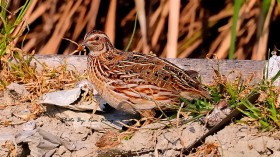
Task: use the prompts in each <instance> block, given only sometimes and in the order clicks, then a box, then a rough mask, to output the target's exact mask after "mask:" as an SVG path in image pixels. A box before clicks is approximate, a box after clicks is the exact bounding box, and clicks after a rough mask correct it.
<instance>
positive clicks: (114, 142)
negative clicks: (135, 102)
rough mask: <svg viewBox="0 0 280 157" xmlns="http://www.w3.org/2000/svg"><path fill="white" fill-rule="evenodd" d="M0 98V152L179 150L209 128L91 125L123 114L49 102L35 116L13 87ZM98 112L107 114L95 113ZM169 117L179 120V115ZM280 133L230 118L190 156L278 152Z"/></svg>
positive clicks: (80, 153) (73, 153)
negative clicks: (93, 113)
mask: <svg viewBox="0 0 280 157" xmlns="http://www.w3.org/2000/svg"><path fill="white" fill-rule="evenodd" d="M0 104H1V105H0V106H1V108H0V120H1V125H0V144H1V149H0V156H16V155H18V156H19V155H21V156H27V155H32V156H43V155H44V156H116V155H126V156H143V157H144V156H157V155H158V156H166V157H168V156H180V154H181V153H182V152H183V150H184V149H185V148H187V147H188V146H190V145H191V144H192V143H193V142H195V141H196V140H197V139H198V138H199V137H201V136H202V135H203V134H204V133H206V132H207V131H208V130H207V129H206V128H205V126H204V125H201V124H200V123H199V122H191V123H188V124H182V125H180V126H178V127H176V125H174V126H170V125H169V122H168V121H160V122H155V123H153V124H150V125H147V126H144V127H142V128H140V129H139V130H136V131H134V132H129V131H121V130H117V129H116V128H115V127H110V126H108V127H99V129H95V130H93V129H92V128H98V127H96V126H97V125H99V124H100V123H102V121H104V117H105V118H112V117H114V116H115V117H122V116H124V117H125V115H124V114H123V113H120V112H119V111H116V110H115V111H112V110H114V109H111V108H110V112H109V113H106V112H104V113H103V112H97V113H96V114H95V115H94V116H93V115H92V113H91V112H81V111H73V110H69V109H63V108H60V107H54V106H47V107H46V112H45V113H44V114H43V115H40V116H39V117H37V118H34V115H33V114H32V113H33V112H31V111H34V108H33V107H32V106H33V105H32V104H31V103H29V102H20V101H19V99H18V97H17V95H16V94H15V93H11V91H9V90H7V91H2V92H1V93H0ZM99 115H100V116H102V115H103V117H102V118H103V119H100V118H99V119H98V118H96V116H99ZM106 115H107V116H106ZM90 118H93V119H94V118H95V121H93V120H91V121H90V120H89V119H90ZM131 118H133V117H131ZM134 118H135V117H134ZM33 119H34V120H33ZM97 122H99V123H97ZM171 122H172V123H174V124H175V123H176V119H175V120H173V121H171ZM93 125H95V126H94V127H93ZM279 135H280V132H279V131H278V132H273V133H272V132H270V133H261V132H260V131H258V130H257V129H256V128H252V127H250V126H247V125H244V124H242V125H241V124H231V125H229V126H226V127H225V128H224V129H222V130H221V131H219V132H217V134H215V135H212V136H209V137H207V138H206V141H205V143H204V144H203V145H202V146H200V147H199V148H197V149H196V151H195V150H193V152H192V153H191V154H189V156H235V157H236V156H275V157H276V156H279V155H280V143H279V137H280V136H279Z"/></svg>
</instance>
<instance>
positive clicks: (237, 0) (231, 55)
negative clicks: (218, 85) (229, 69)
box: [228, 0, 243, 59]
mask: <svg viewBox="0 0 280 157" xmlns="http://www.w3.org/2000/svg"><path fill="white" fill-rule="evenodd" d="M242 3H243V0H234V12H233V19H232V27H231V40H230V48H229V55H228V58H229V59H234V51H235V40H236V26H237V21H238V14H239V10H240V7H241V5H242Z"/></svg>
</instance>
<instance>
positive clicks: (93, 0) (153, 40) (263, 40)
mask: <svg viewBox="0 0 280 157" xmlns="http://www.w3.org/2000/svg"><path fill="white" fill-rule="evenodd" d="M0 2H1V21H0V28H1V35H0V38H2V39H1V45H5V44H3V42H6V43H8V44H7V45H9V46H10V45H11V44H12V45H15V47H18V48H20V49H22V50H23V51H25V52H29V53H31V52H32V51H33V50H35V53H37V54H70V53H71V52H73V51H74V50H75V49H77V45H75V44H73V43H71V42H69V41H68V40H65V39H64V38H66V39H70V40H72V41H75V42H77V43H80V42H81V41H82V40H83V37H84V35H85V33H86V32H88V31H90V30H92V29H98V30H103V31H105V33H107V34H108V36H109V37H110V39H111V41H112V42H113V44H114V45H115V47H116V48H118V49H123V50H124V49H125V48H126V47H127V45H128V43H129V40H130V38H131V36H132V34H133V32H134V29H135V34H134V36H133V40H132V43H131V46H130V48H129V50H130V51H138V52H143V53H150V52H153V53H155V54H156V55H157V56H160V57H169V58H170V57H172V58H175V57H177V58H186V57H188V58H219V59H224V58H230V59H253V60H263V59H266V58H267V53H268V50H269V49H270V50H273V49H276V48H279V47H280V46H279V45H280V43H279V41H280V38H279V35H280V31H279V28H280V18H279V17H280V16H279V13H280V5H279V4H280V3H279V2H280V0H277V1H276V0H153V1H148V0H146V1H145V0H134V1H129V0H118V1H117V0H102V1H101V0H30V1H29V0H26V1H22V0H10V1H8V0H0ZM23 8H24V9H23ZM25 8H26V9H25ZM22 10H24V12H23V13H22ZM19 15H20V16H22V17H21V18H22V21H21V22H19V21H17V20H21V19H18V17H19ZM9 21H12V26H14V29H8V28H10V27H8V26H7V25H6V23H9ZM135 22H136V27H135V26H134V24H135ZM11 28H12V27H11ZM19 30H21V31H19ZM7 32H8V33H10V34H13V36H12V37H11V38H10V39H8V38H7V40H6V38H5V37H6V34H5V33H7ZM4 39H5V40H4ZM33 52H34V51H33Z"/></svg>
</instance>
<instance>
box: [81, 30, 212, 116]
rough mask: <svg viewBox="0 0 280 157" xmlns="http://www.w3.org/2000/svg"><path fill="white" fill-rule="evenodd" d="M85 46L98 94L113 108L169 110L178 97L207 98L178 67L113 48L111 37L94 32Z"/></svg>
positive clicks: (176, 102)
mask: <svg viewBox="0 0 280 157" xmlns="http://www.w3.org/2000/svg"><path fill="white" fill-rule="evenodd" d="M82 45H84V46H86V47H87V48H88V50H89V51H90V52H89V55H88V72H89V77H90V79H91V81H92V83H93V84H94V86H95V88H96V90H97V92H98V93H99V94H100V95H101V97H102V98H103V99H105V101H107V102H108V103H109V104H110V105H111V106H112V107H114V108H116V109H119V110H122V111H125V112H129V113H136V112H139V111H143V110H151V109H156V108H157V107H158V106H160V108H161V109H162V110H166V109H170V106H169V104H172V105H179V104H180V101H179V97H184V98H187V99H196V98H199V97H208V93H207V92H206V91H205V90H204V89H202V87H201V84H200V83H199V82H198V81H197V80H196V79H195V78H193V77H192V76H190V75H189V74H188V73H187V72H185V71H184V70H182V69H180V68H179V67H178V66H176V65H174V64H172V63H170V62H168V61H166V60H164V59H161V58H158V57H156V56H154V55H146V54H142V53H137V52H123V51H121V50H118V49H116V48H114V47H113V45H112V44H111V42H110V40H109V38H108V36H107V35H106V34H105V33H103V32H101V31H96V30H93V31H91V32H89V33H87V34H86V36H85V38H84V41H83V43H82Z"/></svg>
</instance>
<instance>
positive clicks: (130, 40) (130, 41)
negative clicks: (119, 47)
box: [125, 14, 138, 51]
mask: <svg viewBox="0 0 280 157" xmlns="http://www.w3.org/2000/svg"><path fill="white" fill-rule="evenodd" d="M137 19H138V15H137V14H136V16H135V21H134V27H133V32H132V35H131V37H130V39H129V42H128V44H127V46H126V48H125V51H128V49H129V47H130V45H131V43H132V40H133V38H134V34H135V30H136V26H137Z"/></svg>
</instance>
